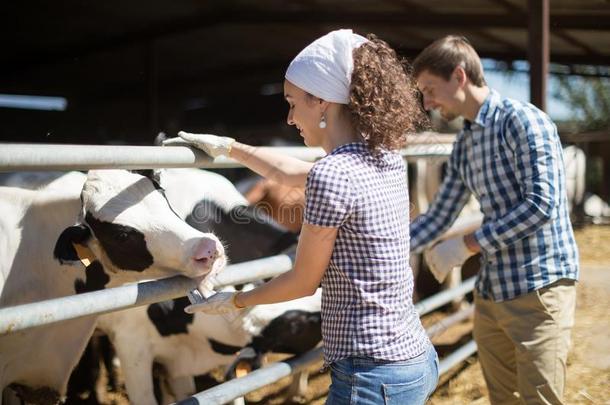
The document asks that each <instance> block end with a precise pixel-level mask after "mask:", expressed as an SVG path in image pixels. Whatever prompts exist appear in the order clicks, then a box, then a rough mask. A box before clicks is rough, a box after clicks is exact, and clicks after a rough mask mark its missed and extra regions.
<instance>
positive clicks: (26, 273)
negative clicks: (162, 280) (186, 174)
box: [0, 170, 225, 405]
mask: <svg viewBox="0 0 610 405" xmlns="http://www.w3.org/2000/svg"><path fill="white" fill-rule="evenodd" d="M83 180H85V179H84V178H83V175H82V174H78V173H72V174H70V175H66V176H63V177H61V178H59V179H57V180H56V181H54V182H53V183H52V184H51V185H49V186H48V187H45V188H42V189H40V190H35V191H34V190H25V189H20V188H12V187H0V212H2V215H1V216H0V307H8V306H14V305H19V304H25V303H29V302H36V301H41V300H45V299H51V298H57V297H63V296H69V295H73V294H75V293H77V292H82V291H89V290H95V289H100V288H104V287H109V286H116V285H119V284H122V283H124V282H129V281H137V280H141V279H144V278H146V279H150V278H158V277H166V276H171V275H176V274H183V275H186V276H189V277H197V278H204V277H206V276H207V275H210V274H211V273H212V272H214V271H217V270H219V269H221V268H222V267H223V266H224V264H225V255H224V250H223V247H222V244H221V243H220V242H219V240H218V239H217V238H216V237H215V236H214V235H212V234H205V233H203V232H201V231H198V230H196V229H194V228H193V227H191V226H189V225H188V224H187V223H186V222H184V221H183V220H182V219H181V218H179V217H178V216H177V215H176V214H175V212H173V211H172V209H171V208H170V205H169V204H168V201H167V199H166V198H165V197H164V195H163V194H162V193H161V192H159V190H158V187H156V185H155V183H154V182H152V181H151V180H150V179H148V178H146V177H143V176H141V175H138V174H134V173H130V172H127V171H122V170H104V171H91V172H89V174H88V176H87V178H86V180H85V181H84V185H83ZM81 186H82V187H81ZM82 255H85V256H87V257H88V258H89V259H90V260H91V264H90V265H89V266H88V267H87V268H86V269H85V268H84V265H83V264H82V263H81V261H80V260H79V258H80V257H81V256H82ZM96 319H97V317H96V316H89V317H85V318H80V319H75V320H70V321H66V322H62V323H58V324H52V325H48V326H44V327H38V328H34V329H29V330H26V331H22V332H17V333H13V334H9V335H3V336H0V390H4V389H5V387H7V386H9V385H10V386H11V388H13V391H11V392H7V393H6V396H5V395H3V397H4V398H5V405H6V403H7V402H10V401H16V400H17V398H16V397H15V394H14V393H15V392H16V393H17V395H18V396H19V397H21V398H22V399H23V400H24V401H26V402H28V403H40V404H54V403H56V402H58V401H59V400H60V399H61V398H62V397H63V396H64V395H65V393H66V385H67V382H68V377H69V375H70V372H71V371H72V369H73V368H74V366H75V365H76V363H77V362H78V359H79V357H80V355H81V353H82V351H83V349H84V347H85V344H86V343H87V340H88V339H89V337H90V336H91V334H92V332H93V329H94V327H95V324H96ZM6 391H9V390H6Z"/></svg>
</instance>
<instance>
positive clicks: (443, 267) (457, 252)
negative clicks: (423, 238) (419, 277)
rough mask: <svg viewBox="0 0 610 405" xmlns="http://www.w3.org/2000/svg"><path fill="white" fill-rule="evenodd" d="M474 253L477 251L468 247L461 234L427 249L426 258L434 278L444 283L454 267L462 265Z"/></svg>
mask: <svg viewBox="0 0 610 405" xmlns="http://www.w3.org/2000/svg"><path fill="white" fill-rule="evenodd" d="M474 254H475V252H473V251H471V250H470V249H468V247H467V246H466V243H464V237H463V236H461V235H460V236H457V237H455V238H451V239H447V240H445V241H442V242H439V243H437V244H435V245H434V246H432V247H431V248H430V249H426V250H425V251H424V258H425V259H426V263H427V264H428V267H429V268H430V271H431V272H432V274H433V275H434V278H436V280H437V281H438V282H439V283H442V282H443V281H444V280H445V278H446V277H447V274H449V272H450V271H451V270H452V269H453V268H454V267H461V266H462V265H463V264H464V262H465V261H466V259H468V258H469V257H470V256H472V255H474Z"/></svg>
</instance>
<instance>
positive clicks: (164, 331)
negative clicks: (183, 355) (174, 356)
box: [146, 297, 194, 336]
mask: <svg viewBox="0 0 610 405" xmlns="http://www.w3.org/2000/svg"><path fill="white" fill-rule="evenodd" d="M190 304H191V303H190V302H189V300H188V298H186V297H181V298H177V299H175V300H169V301H163V302H158V303H156V304H152V305H149V306H148V309H147V310H146V313H147V314H148V319H150V321H151V322H152V323H153V325H154V326H155V329H157V332H159V334H160V335H161V336H171V335H177V334H180V333H188V329H187V326H188V325H189V324H191V323H193V318H194V315H193V314H187V313H186V312H184V308H186V307H187V306H188V305H190Z"/></svg>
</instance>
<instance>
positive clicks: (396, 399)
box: [381, 375, 428, 405]
mask: <svg viewBox="0 0 610 405" xmlns="http://www.w3.org/2000/svg"><path fill="white" fill-rule="evenodd" d="M381 385H382V387H383V399H384V402H385V405H406V404H409V405H411V404H413V405H417V404H424V403H425V402H426V398H427V397H428V392H427V389H426V388H427V387H426V378H425V375H421V376H420V377H419V378H418V379H416V380H414V381H409V382H406V383H398V384H381Z"/></svg>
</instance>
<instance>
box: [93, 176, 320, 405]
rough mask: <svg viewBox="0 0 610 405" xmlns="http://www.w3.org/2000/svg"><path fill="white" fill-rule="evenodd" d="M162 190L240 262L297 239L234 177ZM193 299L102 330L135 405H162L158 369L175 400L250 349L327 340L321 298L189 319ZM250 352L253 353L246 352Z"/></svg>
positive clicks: (134, 314) (169, 183) (295, 347)
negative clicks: (254, 203) (197, 379)
mask: <svg viewBox="0 0 610 405" xmlns="http://www.w3.org/2000/svg"><path fill="white" fill-rule="evenodd" d="M159 178H160V183H161V185H162V186H163V188H164V189H165V194H166V196H167V197H168V199H169V201H170V203H171V204H172V206H173V207H174V209H175V211H176V212H177V213H178V214H179V215H181V216H182V217H185V218H186V219H187V222H188V223H189V224H191V225H192V226H193V227H195V228H198V229H200V230H202V231H213V232H214V234H215V235H217V236H218V237H219V239H220V240H222V241H223V242H224V243H225V244H226V252H227V256H228V257H229V260H230V261H231V262H233V263H238V262H243V261H248V260H254V259H257V258H260V257H264V256H269V255H274V254H278V253H280V252H281V251H283V250H284V249H286V248H287V247H289V246H291V245H293V244H294V243H296V241H297V239H296V235H294V234H293V233H291V232H288V231H286V230H285V229H284V228H282V227H280V226H278V225H277V224H275V223H274V222H273V221H272V220H271V219H270V218H268V217H266V216H265V215H264V214H261V213H259V212H257V210H256V209H255V208H254V207H248V206H246V205H245V204H246V201H245V199H244V197H243V196H242V195H241V194H240V193H239V192H238V191H237V190H236V189H235V187H234V186H233V184H231V183H230V182H229V181H228V180H227V179H226V178H224V177H222V176H220V175H218V174H215V173H211V172H206V171H202V170H196V169H167V170H162V171H160V173H159ZM186 305H188V300H187V299H186V298H181V299H177V300H171V301H167V302H162V303H157V304H153V305H150V306H148V307H141V308H134V309H131V310H126V311H120V312H115V313H111V314H106V315H103V316H102V317H100V319H99V321H98V327H99V328H100V329H101V330H102V331H103V332H105V333H106V334H107V335H108V336H109V337H110V340H111V341H112V342H113V344H114V346H115V348H116V351H117V355H118V358H119V360H120V364H121V369H122V373H123V375H124V377H125V385H126V389H127V393H128V395H129V400H130V402H131V403H133V404H136V405H139V404H142V405H144V404H154V403H157V402H156V399H155V396H154V392H153V377H152V367H153V362H156V363H160V364H161V365H162V366H163V367H164V368H165V370H166V372H167V385H168V386H169V391H170V393H169V394H170V395H171V398H169V397H168V398H163V399H161V402H162V403H168V402H171V401H172V400H179V399H182V398H185V397H186V396H188V395H192V394H193V393H194V392H195V385H194V379H193V377H194V376H196V375H200V374H204V373H207V372H209V371H210V370H212V369H214V368H216V367H218V366H227V365H229V364H231V363H233V362H235V360H236V358H237V357H238V352H239V353H245V351H243V348H244V347H246V346H248V347H250V348H251V349H253V351H254V353H255V354H256V355H259V354H263V353H266V352H270V351H273V352H283V353H290V354H301V353H303V352H305V351H307V350H309V349H311V348H313V347H314V346H315V345H316V344H317V343H318V342H319V341H320V340H321V332H320V323H321V319H320V295H319V292H318V293H317V294H316V295H314V296H312V297H307V298H302V299H299V300H295V301H291V302H287V303H280V304H273V305H261V306H257V307H255V308H251V309H249V310H247V311H243V312H241V313H239V314H236V315H235V316H216V315H207V314H203V313H196V314H194V315H191V314H186V313H184V311H183V310H184V307H185V306H186ZM246 352H247V351H246Z"/></svg>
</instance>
